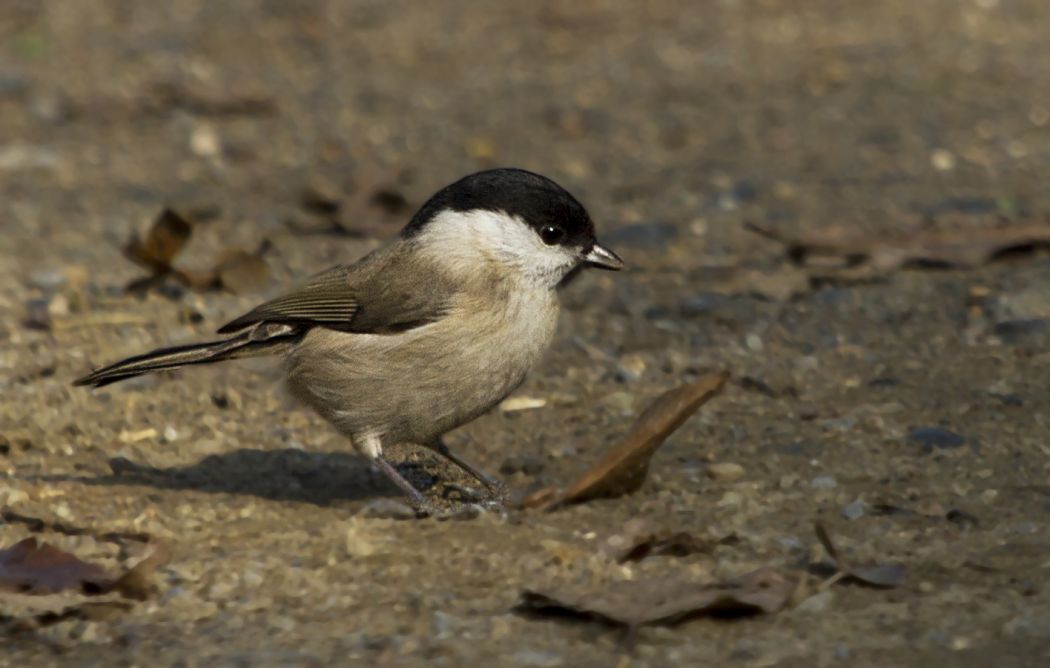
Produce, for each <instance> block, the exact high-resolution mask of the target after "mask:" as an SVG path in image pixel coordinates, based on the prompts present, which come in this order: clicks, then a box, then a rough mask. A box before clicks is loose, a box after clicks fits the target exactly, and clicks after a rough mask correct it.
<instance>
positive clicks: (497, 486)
mask: <svg viewBox="0 0 1050 668" xmlns="http://www.w3.org/2000/svg"><path fill="white" fill-rule="evenodd" d="M428 447H429V448H430V449H431V450H433V451H434V452H436V453H438V454H439V455H441V456H442V457H444V458H445V459H447V460H449V461H450V462H452V463H453V464H455V465H456V466H458V467H459V468H461V469H463V470H464V471H466V472H467V473H468V474H470V476H471V477H473V478H474V479H475V480H477V481H478V482H480V483H481V484H482V485H484V486H485V487H487V488H488V490H489V491H490V492H491V493H492V494H493V495H494V496H495V497H496V498H497V499H499V500H500V501H504V500H506V498H507V487H506V485H504V484H503V483H502V482H501V481H500V480H497V479H496V478H494V477H493V476H491V475H489V474H488V473H485V472H484V471H482V470H481V469H479V468H477V467H476V466H474V465H472V464H471V463H470V462H467V461H465V460H463V459H462V458H460V456H459V455H457V454H456V453H454V452H452V450H450V449H449V447H448V446H447V445H445V441H444V439H442V438H441V437H438V438H437V439H435V440H433V441H431V442H430V443H429V444H428Z"/></svg>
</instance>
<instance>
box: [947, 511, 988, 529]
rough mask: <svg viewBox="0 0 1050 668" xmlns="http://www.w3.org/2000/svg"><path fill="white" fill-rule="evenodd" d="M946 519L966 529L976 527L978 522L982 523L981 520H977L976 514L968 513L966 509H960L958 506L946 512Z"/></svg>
mask: <svg viewBox="0 0 1050 668" xmlns="http://www.w3.org/2000/svg"><path fill="white" fill-rule="evenodd" d="M944 519H946V520H948V521H949V522H951V523H952V524H955V525H957V526H960V527H962V528H964V529H972V528H973V527H976V526H977V525H978V524H980V522H979V521H978V520H977V516H975V515H974V514H972V513H968V512H966V511H965V510H959V509H958V508H952V509H951V510H949V511H948V512H947V513H945V515H944Z"/></svg>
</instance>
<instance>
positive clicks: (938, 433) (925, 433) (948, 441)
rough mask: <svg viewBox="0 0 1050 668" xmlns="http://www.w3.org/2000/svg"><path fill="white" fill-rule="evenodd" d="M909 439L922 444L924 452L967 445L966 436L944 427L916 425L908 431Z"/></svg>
mask: <svg viewBox="0 0 1050 668" xmlns="http://www.w3.org/2000/svg"><path fill="white" fill-rule="evenodd" d="M908 440H909V441H912V442H914V443H918V444H919V445H921V446H922V452H923V454H928V453H930V452H933V450H934V448H936V449H938V450H950V449H954V448H961V447H962V446H964V445H966V437H965V436H963V435H961V434H957V433H955V432H954V431H950V430H948V429H944V428H943V427H916V428H915V429H912V430H911V431H909V432H908Z"/></svg>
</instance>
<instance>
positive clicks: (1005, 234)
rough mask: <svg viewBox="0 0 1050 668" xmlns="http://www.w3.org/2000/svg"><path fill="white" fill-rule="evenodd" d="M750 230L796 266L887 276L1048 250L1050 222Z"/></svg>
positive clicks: (970, 265) (753, 228)
mask: <svg viewBox="0 0 1050 668" xmlns="http://www.w3.org/2000/svg"><path fill="white" fill-rule="evenodd" d="M747 227H748V229H750V230H751V231H753V232H756V233H758V234H760V235H762V236H764V237H766V238H768V239H772V240H774V241H776V242H778V243H780V244H783V246H784V249H785V252H786V253H787V256H788V258H790V259H791V261H792V262H794V263H795V264H797V265H800V266H804V267H813V268H819V269H829V270H833V271H834V270H838V271H845V272H847V273H856V272H857V271H858V270H861V269H868V270H871V271H873V272H887V271H892V270H894V269H900V268H902V267H928V268H929V267H934V268H943V267H974V266H977V265H981V264H985V263H987V262H990V261H992V260H994V259H996V258H999V257H1002V256H1005V255H1012V254H1016V253H1020V252H1030V251H1034V250H1037V249H1039V248H1050V223H1030V224H1025V225H1000V226H992V227H983V228H970V229H962V228H960V229H951V230H920V231H917V232H912V233H910V234H903V235H892V236H874V235H863V234H857V233H855V232H852V231H850V230H846V229H843V228H834V229H827V230H821V232H820V234H819V236H812V237H789V236H786V235H783V234H781V233H779V232H777V231H775V230H770V229H768V228H764V227H761V226H759V225H755V224H754V223H748V225H747Z"/></svg>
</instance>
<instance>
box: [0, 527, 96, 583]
mask: <svg viewBox="0 0 1050 668" xmlns="http://www.w3.org/2000/svg"><path fill="white" fill-rule="evenodd" d="M107 581H108V578H107V577H106V572H105V571H104V570H102V568H101V567H99V566H96V565H95V564H89V563H88V562H86V561H83V560H81V559H79V558H78V557H76V556H75V555H72V554H70V553H69V552H66V551H64V550H60V549H58V548H57V547H52V546H51V545H48V544H47V543H38V542H37V539H36V538H33V537H29V538H26V539H25V540H22V541H20V542H18V543H15V544H14V545H12V546H11V547H9V548H7V549H5V550H0V590H6V591H10V592H16V593H20V594H35V595H38V594H54V593H57V592H60V591H63V590H67V589H76V590H81V591H84V592H85V593H95V591H96V590H98V589H100V588H104V587H105V586H106V584H107Z"/></svg>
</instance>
